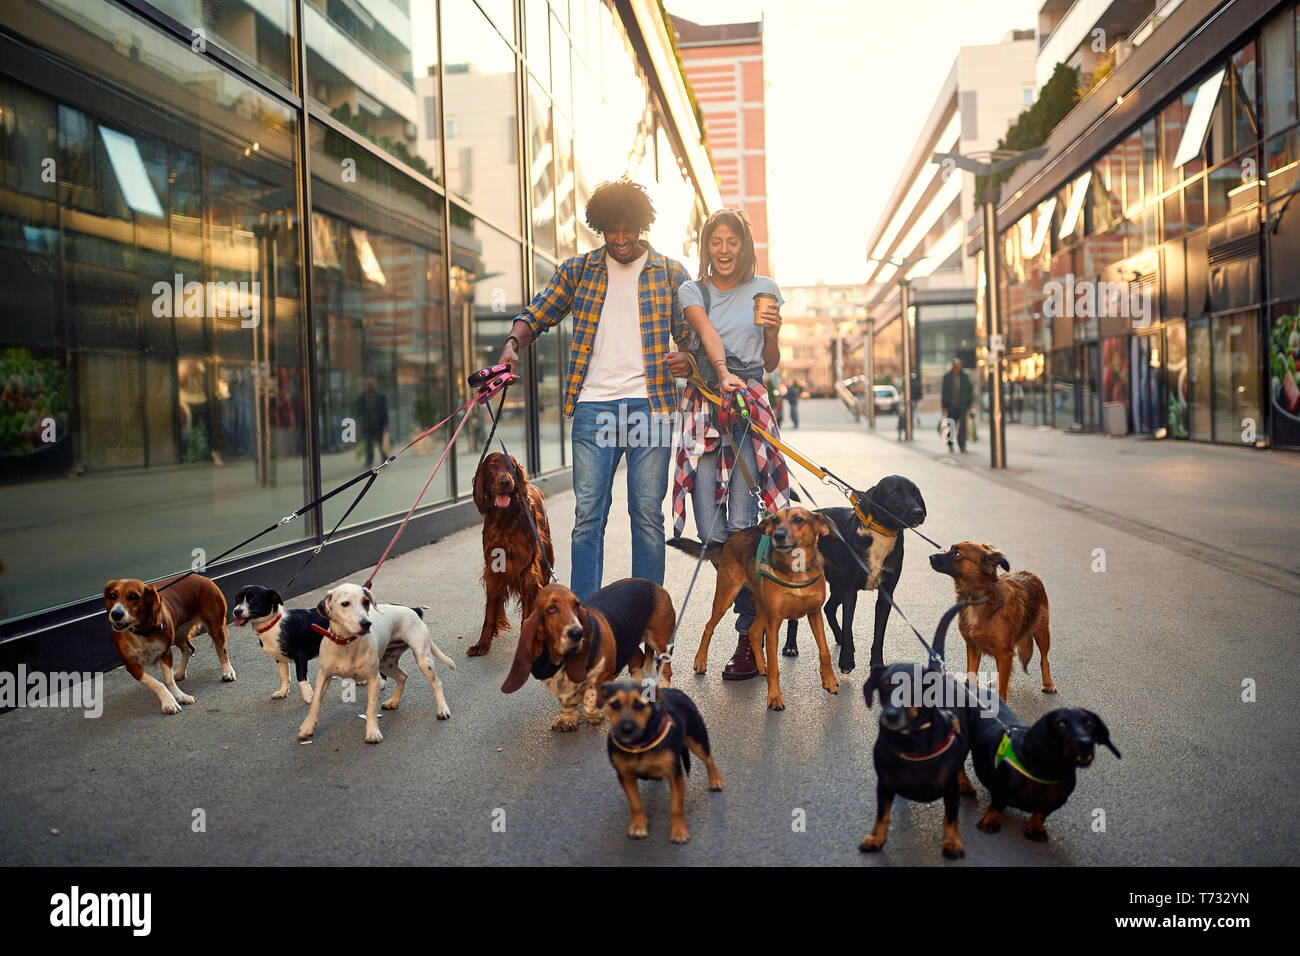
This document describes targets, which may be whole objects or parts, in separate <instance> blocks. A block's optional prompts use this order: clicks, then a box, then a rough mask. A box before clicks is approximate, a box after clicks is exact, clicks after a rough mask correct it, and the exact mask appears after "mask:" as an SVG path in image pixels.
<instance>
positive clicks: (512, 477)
mask: <svg viewBox="0 0 1300 956" xmlns="http://www.w3.org/2000/svg"><path fill="white" fill-rule="evenodd" d="M543 500H544V496H543V495H542V493H541V491H540V490H538V489H537V488H534V487H533V486H532V485H530V484H529V483H528V475H527V474H525V473H524V469H523V466H522V465H520V464H519V462H517V461H516V460H515V459H514V457H513V456H508V455H506V454H505V453H503V452H499V451H494V452H493V453H492V454H490V455H488V456H487V457H486V458H484V459H483V462H482V464H480V465H479V467H478V472H477V473H476V474H475V475H474V504H475V506H476V507H477V508H478V510H479V513H480V514H481V515H483V589H484V590H485V591H486V592H487V607H486V608H484V611H483V630H482V632H481V633H480V634H479V639H478V643H477V644H475V645H474V646H473V647H471V648H470V649H469V651H468V653H469V655H470V656H471V657H478V656H479V655H481V654H486V653H487V652H488V651H490V650H491V649H492V641H493V640H494V639H495V638H496V636H497V635H498V634H500V633H501V632H502V631H504V630H506V629H507V628H509V627H510V622H509V621H508V620H507V619H506V599H507V598H509V597H511V596H512V595H513V596H515V597H518V598H519V603H520V606H521V609H522V612H523V617H525V618H526V617H528V615H529V614H530V613H531V612H532V610H533V601H534V599H535V598H536V597H537V592H538V591H540V590H541V589H542V588H544V587H546V585H548V584H549V583H550V582H551V571H550V569H551V568H552V567H554V565H555V551H554V549H553V548H552V547H551V526H550V524H549V523H548V522H547V520H546V509H545V508H544V507H543V504H542V502H543ZM524 508H527V509H528V512H529V513H530V514H532V516H533V524H534V525H535V526H536V528H537V537H538V538H540V539H541V542H542V551H540V552H539V550H538V547H537V538H534V537H533V532H532V530H531V529H530V528H529V526H528V515H527V514H525V513H524ZM542 552H544V553H545V561H543V559H542Z"/></svg>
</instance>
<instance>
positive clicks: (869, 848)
mask: <svg viewBox="0 0 1300 956" xmlns="http://www.w3.org/2000/svg"><path fill="white" fill-rule="evenodd" d="M884 845H885V840H884V838H883V837H881V838H879V839H877V838H876V835H875V834H874V833H868V834H867V835H866V836H864V837H863V838H862V842H861V843H859V844H858V850H860V851H861V852H863V853H877V852H879V851H880V849H881V848H882V847H884Z"/></svg>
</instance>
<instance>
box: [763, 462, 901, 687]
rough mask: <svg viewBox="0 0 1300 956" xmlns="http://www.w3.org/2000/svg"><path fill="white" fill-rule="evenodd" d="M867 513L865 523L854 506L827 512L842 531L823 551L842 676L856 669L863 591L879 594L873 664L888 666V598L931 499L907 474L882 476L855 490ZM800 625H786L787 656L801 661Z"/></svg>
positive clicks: (827, 538)
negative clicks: (908, 539)
mask: <svg viewBox="0 0 1300 956" xmlns="http://www.w3.org/2000/svg"><path fill="white" fill-rule="evenodd" d="M853 494H854V495H855V496H856V497H857V500H858V502H859V504H860V505H861V508H862V511H863V513H864V514H865V515H866V516H867V518H868V524H867V525H864V524H863V523H862V521H861V519H859V518H858V516H857V515H856V514H855V513H854V510H853V509H852V508H822V509H821V510H820V511H819V512H818V513H819V514H822V515H825V516H826V517H827V518H828V519H829V520H830V522H831V524H832V525H833V526H834V527H835V529H836V530H837V531H838V532H839V533H838V534H826V535H822V537H821V540H820V541H819V542H818V545H817V548H818V550H819V551H821V554H822V565H823V566H824V567H825V569H826V584H827V590H828V594H829V597H828V599H827V601H826V607H825V611H826V620H827V621H829V622H830V625H831V631H832V632H833V633H834V635H835V643H836V644H838V645H839V646H840V660H839V666H840V673H842V674H847V673H849V672H850V671H852V670H853V668H854V665H855V660H854V646H853V614H854V611H855V610H856V609H857V606H858V592H859V591H875V592H876V627H875V633H874V635H873V636H872V639H871V666H872V667H883V666H884V663H885V657H884V646H885V625H886V624H887V623H888V622H889V612H890V611H891V610H892V605H891V604H890V603H889V599H888V598H887V597H885V595H886V594H889V595H892V594H893V593H894V588H895V587H896V586H897V585H898V579H899V577H900V576H901V575H902V573H903V537H904V535H903V532H904V530H905V529H907V528H916V527H919V526H920V525H921V524H922V523H923V522H924V521H925V499H924V498H922V497H921V489H920V488H918V487H916V484H915V483H914V482H913V481H911V479H908V478H904V477H902V476H901V475H889V476H888V477H886V478H882V479H881V480H880V481H879V482H877V483H876V484H875V485H874V486H873V487H871V488H869V489H867V490H866V491H854V492H853ZM841 607H843V609H844V611H843V619H842V621H837V620H836V619H835V612H836V611H838V610H839V609H840V608H841ZM798 630H799V622H798V621H793V620H792V621H790V622H789V624H788V625H787V627H786V637H785V647H784V648H782V650H781V653H782V654H784V655H785V656H786V657H798V656H799V645H798V643H797V641H796V639H795V635H796V634H797V632H798Z"/></svg>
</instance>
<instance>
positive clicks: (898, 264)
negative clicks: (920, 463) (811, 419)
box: [867, 256, 930, 441]
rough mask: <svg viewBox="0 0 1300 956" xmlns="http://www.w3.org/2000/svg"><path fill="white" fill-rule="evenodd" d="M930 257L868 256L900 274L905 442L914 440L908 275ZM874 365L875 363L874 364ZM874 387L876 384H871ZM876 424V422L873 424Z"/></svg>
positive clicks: (899, 294) (873, 337) (869, 259)
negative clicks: (894, 257) (891, 267)
mask: <svg viewBox="0 0 1300 956" xmlns="http://www.w3.org/2000/svg"><path fill="white" fill-rule="evenodd" d="M928 258H930V257H929V256H918V257H917V258H915V259H913V258H911V257H909V256H904V257H903V258H902V259H890V258H884V259H881V258H877V257H876V256H868V257H867V261H868V262H879V263H881V264H882V265H888V266H893V267H894V270H895V271H896V272H897V273H898V309H899V311H898V317H899V324H900V325H901V327H902V340H903V350H902V351H903V356H902V358H903V414H904V415H905V416H906V419H907V421H906V423H905V424H904V425H903V439H904V441H911V440H912V358H913V356H912V329H911V326H910V324H909V322H908V318H907V312H908V309H909V308H910V307H911V298H912V296H911V290H912V284H911V282H909V281H908V278H907V273H908V272H909V271H910V270H911V268H912V267H913V266H915V265H916V264H917V263H920V262H924V261H925V260H926V259H928ZM874 332H875V330H874V328H873V329H872V342H873V344H874V342H875V334H874ZM873 365H874V363H873ZM871 384H872V385H874V382H873V383H871ZM871 401H872V405H873V406H874V404H875V398H874V397H873V398H872V400H871ZM873 424H874V422H873Z"/></svg>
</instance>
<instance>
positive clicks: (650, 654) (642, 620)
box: [501, 578, 677, 731]
mask: <svg viewBox="0 0 1300 956" xmlns="http://www.w3.org/2000/svg"><path fill="white" fill-rule="evenodd" d="M676 623H677V612H676V611H674V610H673V601H672V598H670V597H669V596H668V592H667V591H665V590H664V589H663V588H661V587H660V586H659V585H657V584H655V583H654V582H653V581H647V580H645V579H644V578H624V579H623V580H622V581H615V582H614V583H613V584H611V585H609V587H605V588H601V589H600V590H599V591H597V592H596V593H595V594H593V595H592V596H591V597H589V598H588V599H587V600H586V601H585V602H584V601H579V600H578V596H577V595H576V594H574V593H573V592H572V591H570V590H569V589H568V588H566V587H565V586H564V585H562V584H555V583H551V584H548V585H547V586H546V587H544V588H542V589H541V591H539V592H538V594H537V599H536V600H535V601H534V602H533V610H532V613H531V614H529V615H528V617H527V618H525V619H524V623H523V626H522V627H521V628H520V630H519V645H518V647H516V648H515V658H514V662H513V663H512V664H511V666H510V673H509V674H508V675H506V679H505V683H503V684H502V685H501V690H502V692H503V693H506V694H513V693H514V692H515V691H517V690H518V689H519V688H520V687H523V686H524V682H525V681H527V680H528V675H529V674H532V675H533V676H534V677H536V678H537V679H538V680H539V681H541V682H542V683H543V684H545V685H546V689H547V690H548V691H550V692H551V696H553V697H554V698H555V699H556V700H558V701H559V702H560V716H558V717H556V718H555V721H554V723H552V724H551V729H552V730H561V731H568V730H577V729H578V723H579V716H578V706H579V704H581V705H582V712H583V716H585V717H586V718H587V720H588V721H589V722H590V723H592V724H599V723H600V722H601V721H602V720H604V719H605V712H604V709H603V707H602V704H601V702H600V700H599V688H600V686H601V684H603V683H605V682H606V681H611V680H613V679H614V678H615V677H617V676H618V675H619V673H620V672H621V671H622V670H623V668H624V667H626V668H628V670H629V671H630V672H631V673H632V674H633V675H634V676H635V677H637V678H638V679H640V678H642V677H643V676H644V674H643V672H642V666H643V664H644V665H645V666H650V665H651V664H652V663H653V660H654V653H655V652H656V651H658V652H660V653H662V652H663V651H664V649H665V648H667V647H668V641H669V639H671V637H672V634H673V627H674V626H675V625H676ZM642 642H644V643H645V649H644V650H642V647H641V645H642ZM647 658H649V660H647ZM672 674H673V671H672V665H671V664H666V665H665V666H664V672H663V675H662V676H661V678H660V682H661V685H662V686H667V685H668V684H669V682H670V681H671V680H672Z"/></svg>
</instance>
